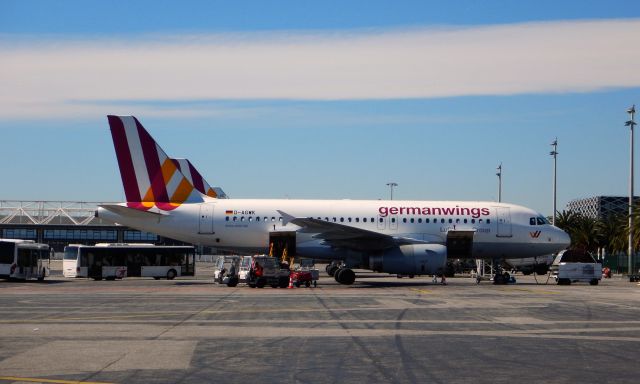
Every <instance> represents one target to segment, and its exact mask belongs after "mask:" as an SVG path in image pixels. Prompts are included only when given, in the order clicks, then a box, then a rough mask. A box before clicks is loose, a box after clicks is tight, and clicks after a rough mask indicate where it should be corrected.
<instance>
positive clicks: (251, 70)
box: [0, 19, 640, 119]
mask: <svg viewBox="0 0 640 384" xmlns="http://www.w3.org/2000/svg"><path fill="white" fill-rule="evenodd" d="M637 36H640V20H639V19H629V20H599V21H566V22H544V23H524V24H508V25H496V26H484V27H465V28H462V27H456V28H435V29H434V28H429V29H408V30H382V31H381V30H372V31H359V32H352V31H351V32H350V31H345V32H341V31H333V32H323V33H315V34H311V33H295V32H286V33H285V32H283V33H277V34H267V35H259V34H224V35H209V36H153V37H145V38H140V39H133V40H126V39H124V38H122V39H120V40H104V39H96V40H78V39H75V40H72V41H68V40H55V41H54V40H51V39H48V40H43V39H20V40H11V39H12V38H11V37H10V36H4V37H0V63H2V64H1V65H2V71H0V89H1V91H0V118H1V119H22V118H38V117H42V118H56V117H69V116H82V115H95V114H104V113H105V112H111V113H130V112H133V111H135V112H136V113H140V112H144V113H149V114H153V115H159V114H161V113H165V114H172V115H183V114H187V115H189V114H209V113H224V112H223V111H220V110H216V111H208V110H207V109H204V108H203V107H202V105H198V104H197V103H194V105H191V104H190V103H188V102H187V103H178V104H176V105H174V106H173V107H172V108H171V109H169V110H167V109H164V108H162V106H161V105H158V106H155V105H154V104H153V103H144V104H140V103H132V104H131V105H128V104H127V103H126V101H132V102H135V101H138V100H145V101H149V100H158V101H180V100H195V101H197V100H216V99H226V100H243V99H252V100H255V99H299V100H352V99H398V98H441V97H454V96H463V95H509V94H522V93H560V92H588V91H593V90H600V89H606V88H616V87H637V86H640V71H638V70H637V68H638V65H639V64H640V50H638V49H634V38H635V37H637ZM122 100H124V101H125V102H124V103H123V102H122ZM115 101H118V102H115ZM111 102H113V103H111ZM163 109H164V112H162V110H163Z"/></svg>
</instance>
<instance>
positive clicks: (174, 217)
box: [96, 115, 570, 285]
mask: <svg viewBox="0 0 640 384" xmlns="http://www.w3.org/2000/svg"><path fill="white" fill-rule="evenodd" d="M108 121H109V126H110V130H111V135H112V139H113V143H114V147H115V152H116V158H117V160H118V165H119V168H120V175H121V178H122V183H123V186H124V190H125V196H126V199H127V202H126V203H120V204H104V205H101V206H99V207H98V209H97V211H96V216H97V217H99V218H103V219H105V220H107V221H110V222H114V223H118V224H122V225H126V226H129V227H132V228H136V229H139V230H143V231H148V232H153V233H157V234H160V235H163V236H167V237H171V238H174V239H177V240H181V241H185V242H188V243H192V244H198V245H203V246H212V247H215V248H217V249H218V250H226V251H233V252H236V253H239V254H252V253H262V254H265V253H267V252H268V251H269V250H270V249H271V250H272V251H273V252H274V254H275V255H279V254H280V253H281V252H285V250H286V252H287V254H288V255H296V256H297V257H307V258H313V259H315V260H324V261H330V262H332V263H331V264H330V268H329V269H328V272H329V273H330V274H331V275H333V277H334V278H335V280H336V281H337V282H338V283H341V284H346V285H349V284H352V283H353V282H354V281H355V278H356V275H355V273H354V271H353V269H355V268H362V269H369V270H373V271H377V272H386V273H390V274H396V275H410V276H412V275H437V274H441V273H442V272H443V270H444V268H445V266H446V262H447V258H452V259H453V258H475V259H479V258H481V259H490V260H495V261H500V260H504V259H510V258H523V257H538V256H543V255H549V254H552V253H556V252H558V251H560V250H563V249H565V248H567V247H568V246H569V244H570V238H569V235H568V234H567V233H566V232H564V231H562V230H561V229H560V228H557V227H555V226H552V225H551V224H550V223H549V221H547V219H546V218H545V217H544V216H543V215H541V214H540V213H538V212H535V211H534V210H532V209H529V208H526V207H523V206H519V205H515V204H507V203H500V202H491V201H401V200H400V201H399V200H289V199H286V200H284V199H267V200H265V199H220V198H213V197H210V196H208V195H207V194H203V193H201V192H200V191H198V189H196V188H195V187H194V185H193V184H192V183H191V182H190V181H189V179H188V178H187V177H185V175H184V174H183V173H182V172H181V171H180V168H179V167H178V166H177V165H176V163H175V162H174V161H172V160H171V159H170V158H169V157H168V156H167V155H166V153H165V152H164V151H163V150H162V148H161V147H160V146H159V145H158V144H157V143H156V141H155V140H154V139H153V138H152V137H151V135H150V134H149V133H148V132H147V130H146V129H145V128H144V127H143V126H142V124H141V123H140V122H139V121H138V119H136V118H135V117H133V116H114V115H109V116H108ZM274 248H275V249H274ZM496 276H497V277H496V279H498V278H499V275H496ZM505 279H508V276H506V277H505ZM494 282H498V281H494ZM500 282H502V281H500Z"/></svg>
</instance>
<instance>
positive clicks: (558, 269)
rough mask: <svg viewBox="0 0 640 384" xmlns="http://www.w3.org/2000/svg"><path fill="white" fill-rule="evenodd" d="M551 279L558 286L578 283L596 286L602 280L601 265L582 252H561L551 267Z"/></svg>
mask: <svg viewBox="0 0 640 384" xmlns="http://www.w3.org/2000/svg"><path fill="white" fill-rule="evenodd" d="M551 277H553V278H554V279H555V280H556V283H558V284H560V285H569V284H571V283H574V282H579V281H584V282H588V283H589V284H591V285H598V283H599V282H600V280H601V279H602V264H600V263H598V262H596V261H595V259H594V258H593V257H592V256H591V255H590V254H588V253H587V252H584V251H578V250H570V249H569V250H565V251H561V252H559V253H558V255H557V256H556V258H555V260H554V261H553V264H552V265H551Z"/></svg>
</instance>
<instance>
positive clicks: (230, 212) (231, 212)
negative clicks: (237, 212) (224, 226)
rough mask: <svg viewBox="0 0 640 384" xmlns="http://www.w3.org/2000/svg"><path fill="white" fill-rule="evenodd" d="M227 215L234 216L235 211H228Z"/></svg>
mask: <svg viewBox="0 0 640 384" xmlns="http://www.w3.org/2000/svg"><path fill="white" fill-rule="evenodd" d="M225 213H226V214H227V215H233V211H230V210H227V211H226V212H225Z"/></svg>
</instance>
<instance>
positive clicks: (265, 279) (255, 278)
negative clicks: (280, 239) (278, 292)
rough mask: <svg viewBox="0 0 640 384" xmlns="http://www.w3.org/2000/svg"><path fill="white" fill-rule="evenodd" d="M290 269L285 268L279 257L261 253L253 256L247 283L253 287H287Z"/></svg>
mask: <svg viewBox="0 0 640 384" xmlns="http://www.w3.org/2000/svg"><path fill="white" fill-rule="evenodd" d="M289 273H290V271H289V269H288V268H283V267H282V266H281V264H280V262H279V261H278V259H277V258H275V257H271V256H266V255H260V256H253V257H252V261H251V269H250V270H249V274H248V275H247V285H249V286H250V287H251V288H264V287H265V286H267V285H270V286H271V287H272V288H278V287H280V288H286V287H287V286H289Z"/></svg>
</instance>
